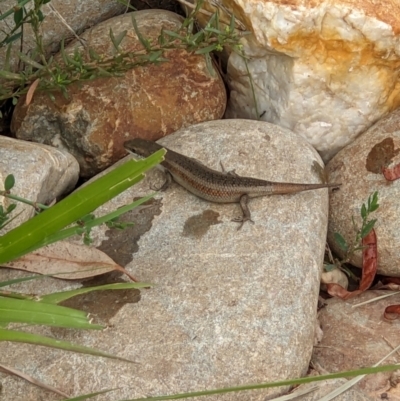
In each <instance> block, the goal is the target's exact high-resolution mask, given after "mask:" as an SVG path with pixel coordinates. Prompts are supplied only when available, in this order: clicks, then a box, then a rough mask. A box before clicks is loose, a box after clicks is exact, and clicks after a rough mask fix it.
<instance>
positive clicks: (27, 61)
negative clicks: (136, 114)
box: [0, 0, 248, 101]
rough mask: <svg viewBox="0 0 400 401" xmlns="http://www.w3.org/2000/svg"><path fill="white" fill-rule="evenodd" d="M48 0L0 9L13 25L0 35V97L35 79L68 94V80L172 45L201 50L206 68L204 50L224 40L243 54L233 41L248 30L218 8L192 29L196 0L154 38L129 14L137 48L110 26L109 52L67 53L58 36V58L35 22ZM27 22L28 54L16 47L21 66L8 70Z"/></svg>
mask: <svg viewBox="0 0 400 401" xmlns="http://www.w3.org/2000/svg"><path fill="white" fill-rule="evenodd" d="M49 1H50V0H19V1H18V5H17V6H15V7H13V8H11V9H10V10H7V11H6V12H5V13H3V14H2V15H0V20H2V19H4V18H6V17H8V16H10V15H13V19H14V26H13V28H12V29H10V31H9V32H8V33H7V34H5V35H4V37H2V38H0V48H1V47H4V46H7V52H6V54H7V56H6V61H5V63H4V65H3V66H2V67H0V78H4V79H5V82H4V83H3V84H2V85H1V86H0V101H1V100H5V99H9V98H12V99H13V101H14V99H15V100H17V99H18V97H19V96H21V95H23V94H26V93H27V91H28V89H29V87H30V85H31V84H32V83H33V82H35V81H36V80H39V85H38V87H37V90H44V91H48V92H49V91H53V90H58V91H61V92H62V93H63V94H64V96H68V92H67V87H68V85H70V84H71V83H74V82H83V81H87V80H92V79H95V78H98V77H108V76H120V75H122V74H123V73H124V72H125V71H127V70H129V69H132V68H134V67H137V66H140V65H145V64H148V63H153V64H154V63H155V64H156V63H161V62H166V61H168V52H170V51H171V50H174V49H186V50H187V51H189V52H193V53H195V54H204V55H205V57H206V62H207V65H208V66H209V70H210V71H213V68H212V63H211V56H210V53H211V52H213V51H217V52H220V51H222V49H223V48H224V47H225V46H229V48H230V49H232V50H233V51H235V52H237V53H238V54H240V55H242V56H243V57H244V55H243V52H242V47H241V45H240V44H239V40H240V37H241V36H243V35H244V34H248V32H238V31H237V30H236V28H235V27H236V26H237V23H236V21H235V17H234V16H233V15H232V17H231V20H230V24H229V25H228V26H221V25H222V23H221V22H220V21H219V14H218V11H217V12H216V13H214V14H213V15H212V16H211V17H210V19H209V21H208V23H207V24H206V26H205V27H204V28H203V29H199V30H198V31H197V32H195V27H196V23H195V17H196V15H197V14H198V13H199V12H201V7H202V4H203V1H199V2H197V4H196V7H195V9H194V10H193V11H192V12H191V13H190V15H189V16H188V17H187V18H186V19H185V20H184V21H183V23H182V25H181V27H180V28H179V29H177V30H176V31H169V30H161V32H160V35H159V37H158V38H157V40H155V41H154V42H152V41H151V40H149V39H148V38H145V37H144V36H143V35H142V33H141V32H140V31H139V29H138V26H137V23H136V20H135V18H134V16H133V15H132V27H133V29H134V31H135V33H136V35H137V37H138V39H139V41H140V43H141V45H142V46H143V49H141V50H139V51H137V52H131V51H124V50H123V48H122V46H121V43H122V42H123V40H124V38H125V37H126V35H127V31H122V32H120V33H118V34H117V35H116V34H115V33H114V32H113V30H112V29H110V32H109V36H110V42H111V43H112V45H113V55H112V56H110V57H106V56H103V55H99V54H98V53H97V52H96V51H95V50H94V49H91V48H87V46H84V48H83V49H81V50H78V49H75V51H74V53H73V54H70V53H67V52H66V51H65V48H64V41H62V42H61V44H60V45H61V49H60V54H61V60H60V59H59V58H57V57H56V58H53V57H50V58H49V59H48V57H47V53H46V50H45V46H44V44H43V38H42V35H41V24H42V22H43V20H44V18H45V17H44V15H43V13H42V11H41V7H42V6H43V5H44V4H46V3H48V2H49ZM29 2H33V7H32V8H31V9H28V8H27V7H26V5H27V4H28V3H29ZM25 24H29V25H30V26H31V28H32V31H33V34H34V37H35V43H36V47H35V48H34V49H33V50H32V51H31V52H30V53H29V55H28V54H23V53H19V54H18V55H19V58H20V63H21V64H22V65H25V67H24V69H23V70H20V71H19V72H14V71H12V70H11V67H10V63H9V61H10V55H11V49H12V46H19V44H18V43H17V42H18V41H21V40H22V38H23V30H24V25H25Z"/></svg>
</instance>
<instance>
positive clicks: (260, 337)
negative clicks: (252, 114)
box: [0, 120, 328, 401]
mask: <svg viewBox="0 0 400 401" xmlns="http://www.w3.org/2000/svg"><path fill="white" fill-rule="evenodd" d="M162 143H163V144H165V145H166V146H169V147H171V148H173V149H174V150H175V151H178V152H181V153H184V154H187V155H188V156H192V157H196V158H198V159H199V160H200V161H201V162H203V163H204V164H206V165H208V166H210V167H211V168H216V169H219V168H220V166H219V162H220V161H221V162H222V163H223V165H224V167H225V168H226V169H227V170H231V169H236V172H237V173H238V174H240V175H248V176H254V177H260V178H264V179H269V180H275V181H292V182H310V183H313V182H314V183H316V182H319V178H318V174H317V173H316V172H315V171H317V170H318V169H317V168H316V164H320V165H322V162H321V159H320V157H319V156H318V154H317V152H316V151H315V150H314V149H313V148H312V147H311V146H310V145H309V144H307V143H306V142H305V140H304V139H302V138H301V137H299V136H298V135H296V134H294V133H292V132H290V131H287V130H284V129H281V128H279V127H277V126H274V125H271V124H269V123H262V122H255V121H248V120H223V121H214V122H207V123H202V124H198V125H195V126H192V127H190V128H187V129H183V130H180V131H179V132H177V133H175V134H174V135H171V136H168V137H167V138H164V139H163V141H162ZM122 162H123V161H121V163H122ZM162 181H163V177H162V176H161V175H160V172H159V171H156V170H153V171H151V172H149V173H148V174H147V177H146V179H145V180H143V181H142V182H141V183H139V184H138V185H135V186H134V187H132V188H131V189H130V190H128V191H125V192H124V193H123V194H121V195H120V196H119V197H117V198H115V199H114V200H113V201H112V202H109V203H108V204H107V205H105V206H103V207H102V208H100V209H99V210H98V211H97V212H96V213H98V214H105V213H106V212H107V211H111V210H115V209H116V208H117V207H119V206H122V205H124V204H126V203H129V202H131V201H132V198H136V197H140V196H143V195H145V194H148V193H149V192H151V191H152V190H151V189H150V187H152V186H157V185H159V184H160V183H161V182H162ZM327 207H328V190H327V189H321V190H317V191H309V192H303V193H299V194H295V195H287V196H286V195H285V196H271V197H264V198H259V199H254V200H252V201H251V203H250V208H251V211H252V217H253V219H254V220H255V224H254V225H252V224H246V225H244V226H243V228H242V229H241V230H240V231H237V223H234V222H232V221H231V219H232V218H234V217H236V216H237V215H238V214H240V209H239V206H238V205H236V204H230V205H229V204H228V205H224V204H212V203H209V202H206V201H204V200H201V199H198V198H197V197H195V196H193V195H192V194H190V193H188V192H187V191H186V190H185V189H183V188H182V187H180V186H178V185H177V184H175V183H174V184H172V185H171V187H170V188H169V189H168V190H167V191H166V192H163V193H159V194H157V195H156V197H155V199H154V200H153V201H152V203H151V207H150V208H148V209H144V210H142V211H141V212H140V215H139V216H136V217H135V218H134V220H135V221H136V222H137V223H138V224H137V225H136V226H135V227H133V228H132V229H129V230H126V231H123V232H122V235H119V236H118V235H117V232H116V231H113V230H108V231H106V232H105V233H104V231H101V230H97V231H95V232H94V238H95V239H96V242H97V245H100V243H101V246H100V248H101V249H102V250H105V249H106V248H107V249H108V250H109V252H110V253H113V257H114V258H115V260H117V261H118V260H122V258H125V262H124V264H126V263H128V261H129V260H131V262H130V263H129V264H128V265H127V268H128V269H129V270H130V271H131V273H133V274H134V275H135V276H136V277H137V278H138V279H140V280H141V281H145V282H151V283H154V284H155V286H154V287H153V288H151V289H148V290H144V291H141V299H140V301H139V302H138V303H135V304H127V305H125V306H124V307H123V308H121V309H120V310H119V312H118V313H116V314H115V316H114V317H113V318H112V319H110V327H109V328H108V329H107V330H105V331H102V332H91V333H78V334H76V333H71V332H66V333H63V335H62V336H61V339H65V340H74V341H75V342H77V341H79V343H81V344H84V345H90V346H95V347H98V348H100V349H103V350H107V351H109V352H112V353H115V354H117V355H119V356H122V357H125V358H130V359H132V360H135V361H137V362H138V363H139V365H129V364H123V366H121V362H114V361H109V360H103V359H93V358H92V357H84V356H80V355H64V354H62V353H61V352H59V351H54V350H50V351H49V350H45V351H43V350H41V349H35V350H33V351H32V352H31V353H30V356H29V358H27V357H26V354H25V353H26V352H27V351H26V347H23V348H20V346H18V348H16V347H13V346H11V347H8V348H7V347H5V346H4V345H2V344H0V353H1V354H2V361H3V362H4V363H6V362H7V363H13V362H14V363H15V361H17V364H18V366H19V367H21V365H22V366H23V368H24V371H26V372H27V373H36V374H37V372H40V378H41V379H42V380H44V381H46V382H50V383H51V384H53V385H55V384H57V386H58V388H59V389H61V390H64V391H65V392H67V393H68V394H71V395H78V394H83V393H89V392H91V391H94V390H99V389H102V388H111V387H113V388H115V387H119V388H120V390H119V391H118V392H115V393H112V394H107V395H103V396H102V397H101V398H100V399H101V400H107V401H108V400H114V399H120V398H121V399H128V398H135V397H147V396H153V395H161V394H174V393H180V392H187V391H196V390H204V389H212V388H220V387H225V386H235V385H242V384H248V383H261V382H267V381H273V380H282V379H285V378H294V377H299V376H302V375H304V374H305V373H306V372H307V369H308V364H309V361H310V357H311V352H312V347H313V340H314V326H315V319H316V307H317V298H318V290H319V279H320V273H321V267H322V260H323V254H324V248H325V237H326V229H327V213H328V211H327ZM135 230H136V231H135ZM129 247H130V251H129ZM133 249H136V251H135V252H134V253H133V256H132V250H133ZM128 256H129V258H128ZM121 263H122V262H121ZM109 307H110V305H107V304H104V305H103V308H104V309H107V308H109ZM59 335H60V334H59ZM44 354H46V357H44V356H43V355H44ZM61 355H63V357H62V363H60V357H61ZM13 380H14V379H11V378H10V379H7V382H6V384H7V386H4V387H5V388H6V389H7V388H9V386H11V384H10V383H11V382H12V381H13ZM7 391H8V390H7ZM32 391H33V390H32ZM35 391H36V390H35ZM284 391H286V389H283V388H281V389H274V390H269V391H267V390H258V391H251V392H244V393H231V394H227V395H224V396H222V395H218V396H212V397H204V398H203V399H204V400H206V401H211V400H212V401H216V400H218V401H220V400H226V401H235V400H241V401H261V400H264V399H265V397H266V396H267V395H272V394H275V395H277V394H280V393H282V392H284ZM9 394H11V393H7V394H6V395H5V398H4V399H5V400H6V401H9V400H10V401H11V399H12V400H13V401H22V398H18V397H11V396H10V395H9ZM25 394H26V393H25ZM23 399H24V401H30V400H33V399H34V398H29V397H28V398H27V397H25V398H23Z"/></svg>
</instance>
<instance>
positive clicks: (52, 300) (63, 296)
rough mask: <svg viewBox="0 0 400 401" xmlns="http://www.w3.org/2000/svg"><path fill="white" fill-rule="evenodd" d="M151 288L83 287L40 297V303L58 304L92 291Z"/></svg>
mask: <svg viewBox="0 0 400 401" xmlns="http://www.w3.org/2000/svg"><path fill="white" fill-rule="evenodd" d="M148 287H152V284H149V283H115V284H104V285H99V286H97V287H85V288H78V289H76V290H71V291H63V292H56V293H54V294H48V295H44V296H42V297H40V302H44V303H47V304H58V303H60V302H62V301H65V300H67V299H69V298H72V297H75V296H76V295H80V294H86V293H88V292H93V291H105V290H126V289H128V290H129V289H139V288H148Z"/></svg>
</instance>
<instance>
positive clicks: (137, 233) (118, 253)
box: [98, 199, 162, 267]
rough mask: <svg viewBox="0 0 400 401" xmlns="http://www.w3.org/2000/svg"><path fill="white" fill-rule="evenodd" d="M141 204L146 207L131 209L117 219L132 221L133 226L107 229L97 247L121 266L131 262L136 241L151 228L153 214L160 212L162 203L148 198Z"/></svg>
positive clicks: (124, 221)
mask: <svg viewBox="0 0 400 401" xmlns="http://www.w3.org/2000/svg"><path fill="white" fill-rule="evenodd" d="M134 200H136V199H134ZM143 206H147V207H146V208H142V209H140V210H139V211H137V210H136V209H134V210H131V211H130V212H128V213H125V214H123V215H122V216H121V217H120V218H119V220H118V221H119V222H121V223H128V222H129V223H131V222H133V223H134V225H133V226H130V227H127V228H125V229H124V230H118V229H115V228H111V229H110V230H107V231H106V236H107V237H108V238H107V239H106V240H104V241H103V242H102V243H101V245H100V246H99V247H98V249H100V250H101V251H103V252H104V253H106V254H107V255H108V256H109V257H110V258H111V259H113V260H114V262H116V263H118V264H119V265H121V266H124V267H125V266H126V265H127V264H128V263H129V262H131V260H132V254H133V253H135V252H137V251H138V250H139V246H138V244H137V243H138V241H139V239H140V237H141V236H142V235H143V234H144V233H146V232H147V231H149V230H150V229H151V226H152V222H153V219H154V216H157V215H159V214H161V206H162V204H161V201H160V200H156V199H150V200H148V201H147V202H145V203H144V204H143Z"/></svg>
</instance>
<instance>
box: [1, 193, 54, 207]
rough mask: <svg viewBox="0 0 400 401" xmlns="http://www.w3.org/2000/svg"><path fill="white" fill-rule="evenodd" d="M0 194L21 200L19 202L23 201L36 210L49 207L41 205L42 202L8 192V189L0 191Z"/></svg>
mask: <svg viewBox="0 0 400 401" xmlns="http://www.w3.org/2000/svg"><path fill="white" fill-rule="evenodd" d="M0 196H4V197H5V198H9V199H12V200H15V201H18V202H21V203H25V204H26V205H29V206H32V207H33V208H34V209H36V210H37V209H42V210H46V209H48V208H49V207H50V206H46V205H43V204H42V203H38V202H32V201H30V200H28V199H25V198H21V197H20V196H16V195H12V194H9V193H8V191H0Z"/></svg>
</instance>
